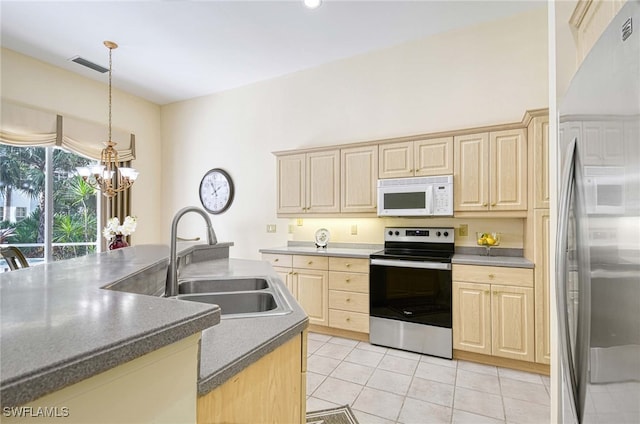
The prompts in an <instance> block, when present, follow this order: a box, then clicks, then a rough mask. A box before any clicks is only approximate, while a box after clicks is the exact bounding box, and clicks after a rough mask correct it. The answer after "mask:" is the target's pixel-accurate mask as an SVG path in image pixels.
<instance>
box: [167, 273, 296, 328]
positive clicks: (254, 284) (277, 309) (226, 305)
mask: <svg viewBox="0 0 640 424" xmlns="http://www.w3.org/2000/svg"><path fill="white" fill-rule="evenodd" d="M178 291H179V294H178V295H177V296H175V298H176V299H180V300H187V301H190V302H201V303H209V304H213V305H218V306H220V312H221V318H222V319H229V318H249V317H261V316H265V315H286V314H288V313H291V312H292V311H293V309H292V308H291V305H290V304H289V302H288V301H287V299H286V296H285V295H284V294H283V293H282V291H281V289H280V287H279V286H278V285H277V284H275V283H272V282H270V281H269V279H268V278H262V277H250V278H227V279H215V278H194V279H185V280H183V281H181V282H180V283H179V285H178Z"/></svg>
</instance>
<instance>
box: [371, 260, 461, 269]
mask: <svg viewBox="0 0 640 424" xmlns="http://www.w3.org/2000/svg"><path fill="white" fill-rule="evenodd" d="M371 265H382V266H395V267H401V268H421V269H444V270H450V269H451V264H450V263H441V262H419V261H398V260H395V259H371Z"/></svg>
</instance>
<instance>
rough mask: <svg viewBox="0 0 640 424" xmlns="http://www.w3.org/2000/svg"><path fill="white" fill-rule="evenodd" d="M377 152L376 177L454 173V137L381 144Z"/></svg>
mask: <svg viewBox="0 0 640 424" xmlns="http://www.w3.org/2000/svg"><path fill="white" fill-rule="evenodd" d="M378 152H379V164H378V165H379V166H378V177H379V178H402V177H421V176H429V175H446V174H452V173H453V137H443V138H433V139H428V140H417V141H405V142H398V143H389V144H381V145H380V146H379V147H378Z"/></svg>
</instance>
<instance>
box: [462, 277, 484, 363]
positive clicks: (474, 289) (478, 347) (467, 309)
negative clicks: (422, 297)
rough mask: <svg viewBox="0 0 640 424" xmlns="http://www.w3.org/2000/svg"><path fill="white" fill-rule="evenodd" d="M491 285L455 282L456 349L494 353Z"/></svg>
mask: <svg viewBox="0 0 640 424" xmlns="http://www.w3.org/2000/svg"><path fill="white" fill-rule="evenodd" d="M490 287H491V286H490V285H489V284H479V283H461V282H457V281H454V282H453V348H454V349H459V350H465V351H469V352H476V353H483V354H486V355H491V296H490Z"/></svg>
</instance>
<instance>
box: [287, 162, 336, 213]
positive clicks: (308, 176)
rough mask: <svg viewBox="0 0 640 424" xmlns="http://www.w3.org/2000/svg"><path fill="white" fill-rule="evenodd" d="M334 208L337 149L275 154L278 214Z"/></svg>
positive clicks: (332, 211) (323, 210)
mask: <svg viewBox="0 0 640 424" xmlns="http://www.w3.org/2000/svg"><path fill="white" fill-rule="evenodd" d="M337 212H340V152H339V150H337V149H334V150H323V151H316V152H310V153H300V154H293V155H283V156H278V214H303V213H337Z"/></svg>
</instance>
